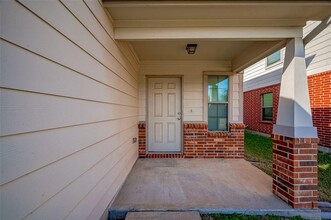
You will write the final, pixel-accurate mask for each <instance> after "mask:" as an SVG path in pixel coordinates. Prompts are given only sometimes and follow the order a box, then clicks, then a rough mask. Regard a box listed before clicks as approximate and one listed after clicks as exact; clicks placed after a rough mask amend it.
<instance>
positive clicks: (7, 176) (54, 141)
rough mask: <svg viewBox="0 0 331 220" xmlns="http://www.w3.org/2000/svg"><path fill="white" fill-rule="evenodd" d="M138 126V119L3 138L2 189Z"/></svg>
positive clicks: (0, 150) (1, 152)
mask: <svg viewBox="0 0 331 220" xmlns="http://www.w3.org/2000/svg"><path fill="white" fill-rule="evenodd" d="M135 124H137V117H132V118H125V119H115V120H112V121H106V122H99V123H93V124H86V125H81V126H73V127H67V128H61V129H54V130H46V131H42V132H33V133H27V134H21V135H15V136H7V137H3V138H1V144H2V147H1V148H0V155H1V161H2V172H1V182H0V185H2V184H5V183H8V182H10V181H12V180H14V179H17V178H19V177H22V176H24V175H26V174H28V173H31V172H33V171H35V170H37V169H39V168H40V167H44V166H46V165H48V164H50V163H53V162H55V161H58V160H60V159H62V158H64V157H66V156H67V155H71V154H73V153H75V152H78V151H80V150H83V149H85V148H88V147H90V146H93V145H95V144H97V143H98V142H100V141H102V140H105V139H107V138H111V137H112V136H114V135H117V134H119V133H120V132H122V131H125V130H127V129H128V128H131V127H133V126H134V125H135Z"/></svg>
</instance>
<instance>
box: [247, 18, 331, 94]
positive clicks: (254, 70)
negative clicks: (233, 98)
mask: <svg viewBox="0 0 331 220" xmlns="http://www.w3.org/2000/svg"><path fill="white" fill-rule="evenodd" d="M319 23H320V22H319V21H309V22H307V25H306V26H305V27H304V28H303V34H304V36H306V35H307V34H308V33H310V31H312V30H313V29H314V28H315V27H316V26H317V25H318V24H319ZM281 51H282V56H281V57H284V55H285V49H282V50H281ZM305 56H306V65H307V75H308V76H310V75H314V74H318V73H321V72H325V71H329V70H331V26H330V25H329V26H328V27H327V28H326V29H324V30H323V31H322V32H321V33H320V34H318V35H317V36H316V37H315V38H314V39H313V40H312V41H311V42H309V43H308V44H307V45H306V46H305ZM282 67H283V63H279V64H277V65H275V66H271V67H270V68H266V61H265V59H263V60H261V61H259V62H257V63H255V64H253V65H252V66H250V67H248V68H246V69H245V71H244V91H245V92H246V91H250V90H253V89H257V88H262V87H266V86H270V85H275V84H278V83H280V79H281V76H282V70H283V68H282Z"/></svg>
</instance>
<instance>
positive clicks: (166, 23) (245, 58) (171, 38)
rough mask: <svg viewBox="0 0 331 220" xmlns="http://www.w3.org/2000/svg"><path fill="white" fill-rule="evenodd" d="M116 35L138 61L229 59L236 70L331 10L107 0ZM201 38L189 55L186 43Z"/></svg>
mask: <svg viewBox="0 0 331 220" xmlns="http://www.w3.org/2000/svg"><path fill="white" fill-rule="evenodd" d="M103 3H104V6H105V7H106V9H107V10H108V11H109V13H110V16H111V18H112V19H113V26H114V38H115V39H116V40H125V41H130V42H131V43H132V45H133V47H134V49H135V51H136V52H137V54H138V57H139V59H140V60H226V61H231V62H232V66H233V69H232V71H234V72H239V71H242V70H243V69H244V68H246V67H248V66H249V65H251V64H253V63H255V62H257V61H258V60H260V59H262V58H264V57H265V56H267V55H269V54H271V53H273V52H274V51H276V50H278V49H280V48H282V47H283V46H285V40H286V39H288V38H294V37H302V27H303V26H304V25H305V24H306V21H308V20H322V19H323V18H325V17H326V16H328V15H329V14H331V2H330V1H130V0H129V1H113V0H104V2H103ZM188 43H197V44H198V48H197V51H196V54H194V55H188V54H187V53H186V51H185V47H186V44H188Z"/></svg>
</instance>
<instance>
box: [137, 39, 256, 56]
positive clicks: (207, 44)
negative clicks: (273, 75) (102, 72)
mask: <svg viewBox="0 0 331 220" xmlns="http://www.w3.org/2000/svg"><path fill="white" fill-rule="evenodd" d="M188 43H196V44H198V47H197V50H196V53H195V54H192V55H188V54H187V52H186V50H185V48H186V44H188ZM253 44H256V42H254V41H197V40H195V41H190V40H181V41H134V42H132V45H133V47H134V49H135V51H136V53H137V54H138V57H139V58H140V60H232V59H233V58H234V57H236V56H238V54H240V53H241V52H242V51H244V50H245V49H247V48H248V47H249V46H252V45H253Z"/></svg>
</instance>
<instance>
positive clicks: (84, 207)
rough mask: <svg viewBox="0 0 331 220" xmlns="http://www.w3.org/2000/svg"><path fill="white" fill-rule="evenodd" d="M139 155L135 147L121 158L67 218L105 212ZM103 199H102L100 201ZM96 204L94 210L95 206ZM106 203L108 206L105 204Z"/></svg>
mask: <svg viewBox="0 0 331 220" xmlns="http://www.w3.org/2000/svg"><path fill="white" fill-rule="evenodd" d="M137 157H138V151H135V150H134V149H133V148H131V149H129V151H128V152H127V153H126V154H125V156H123V157H122V158H121V160H120V161H119V162H118V163H117V164H116V167H113V168H112V169H111V170H110V171H108V173H107V174H106V175H105V176H104V177H103V178H102V179H101V180H100V181H99V182H98V184H97V185H96V186H95V187H94V188H93V189H92V190H91V191H90V192H89V193H88V195H86V196H85V198H84V200H82V201H81V202H80V203H79V204H78V205H77V206H76V207H75V209H74V210H72V211H71V212H70V214H69V215H68V216H67V217H66V219H83V218H85V216H89V217H88V219H91V220H94V219H98V218H99V217H100V216H99V215H98V213H100V212H103V211H104V210H105V209H106V208H107V203H109V201H111V198H114V197H115V195H116V192H117V191H118V190H119V189H120V187H121V185H122V183H123V182H124V181H125V179H126V177H127V175H128V174H129V172H130V170H131V168H132V167H133V165H134V163H135V158H137ZM100 198H101V199H100ZM100 200H101V201H100ZM90 204H96V206H95V208H96V209H97V210H93V208H94V207H93V206H91V205H90ZM105 204H106V206H105Z"/></svg>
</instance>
